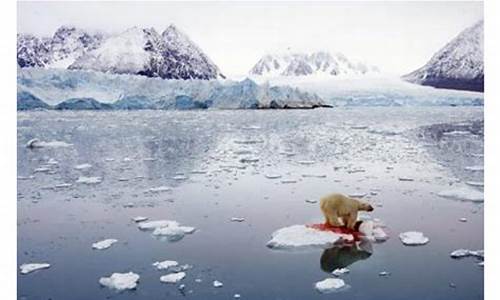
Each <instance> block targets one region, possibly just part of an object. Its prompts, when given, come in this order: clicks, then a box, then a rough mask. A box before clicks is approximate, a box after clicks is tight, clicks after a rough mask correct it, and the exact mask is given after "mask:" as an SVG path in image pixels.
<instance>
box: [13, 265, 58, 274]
mask: <svg viewBox="0 0 500 300" xmlns="http://www.w3.org/2000/svg"><path fill="white" fill-rule="evenodd" d="M47 268H50V264H47V263H32V264H22V265H21V266H19V269H20V270H21V274H28V273H31V272H34V271H37V270H42V269H47Z"/></svg>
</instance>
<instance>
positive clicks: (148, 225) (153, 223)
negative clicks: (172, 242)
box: [137, 220, 179, 230]
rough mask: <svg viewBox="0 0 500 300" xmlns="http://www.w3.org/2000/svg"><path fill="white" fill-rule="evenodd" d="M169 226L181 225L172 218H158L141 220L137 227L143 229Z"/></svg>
mask: <svg viewBox="0 0 500 300" xmlns="http://www.w3.org/2000/svg"><path fill="white" fill-rule="evenodd" d="M168 226H179V223H178V222H176V221H171V220H157V221H148V222H141V223H139V225H137V227H139V229H141V230H154V229H156V228H161V227H168Z"/></svg>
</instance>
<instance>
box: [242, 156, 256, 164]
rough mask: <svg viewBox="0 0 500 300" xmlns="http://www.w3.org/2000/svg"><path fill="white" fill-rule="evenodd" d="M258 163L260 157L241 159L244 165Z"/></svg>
mask: <svg viewBox="0 0 500 300" xmlns="http://www.w3.org/2000/svg"><path fill="white" fill-rule="evenodd" d="M258 161H259V158H258V157H243V158H241V159H240V162H242V163H254V162H258Z"/></svg>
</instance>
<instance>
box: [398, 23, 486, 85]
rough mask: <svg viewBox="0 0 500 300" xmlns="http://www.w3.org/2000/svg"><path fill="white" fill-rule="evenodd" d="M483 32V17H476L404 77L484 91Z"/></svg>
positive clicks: (416, 81) (413, 80)
mask: <svg viewBox="0 0 500 300" xmlns="http://www.w3.org/2000/svg"><path fill="white" fill-rule="evenodd" d="M483 32H484V30H483V21H479V22H478V23H476V24H474V25H473V26H472V27H469V28H467V29H465V30H464V31H462V32H461V33H460V34H459V35H458V36H457V37H455V38H454V39H453V40H451V41H450V42H449V43H448V44H446V46H444V47H443V48H442V49H441V50H439V51H438V52H437V53H436V54H434V56H433V57H432V58H431V59H430V60H429V62H427V63H426V64H425V65H424V66H423V67H421V68H420V69H418V70H416V71H413V72H412V73H410V74H407V75H405V76H403V79H405V80H407V81H409V82H413V83H417V84H422V85H429V86H434V87H437V88H448V89H458V90H471V91H481V92H482V91H484V61H483V51H484V50H483V49H484V33H483Z"/></svg>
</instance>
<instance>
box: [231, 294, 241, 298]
mask: <svg viewBox="0 0 500 300" xmlns="http://www.w3.org/2000/svg"><path fill="white" fill-rule="evenodd" d="M233 298H234V299H240V298H241V295H240V294H234V296H233Z"/></svg>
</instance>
